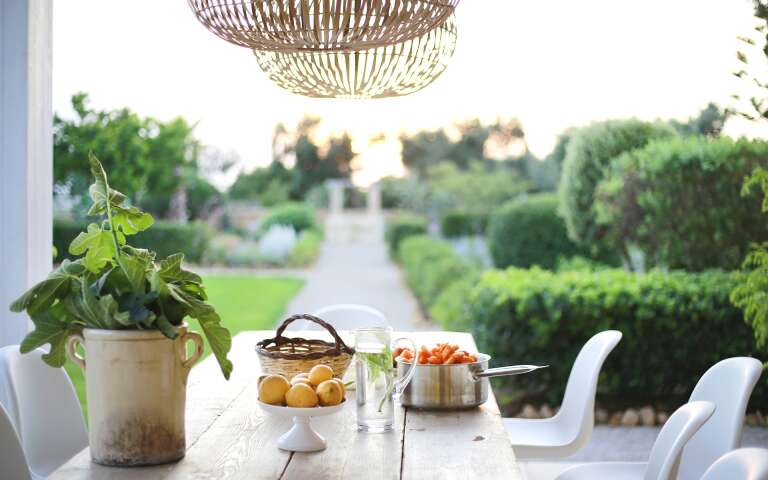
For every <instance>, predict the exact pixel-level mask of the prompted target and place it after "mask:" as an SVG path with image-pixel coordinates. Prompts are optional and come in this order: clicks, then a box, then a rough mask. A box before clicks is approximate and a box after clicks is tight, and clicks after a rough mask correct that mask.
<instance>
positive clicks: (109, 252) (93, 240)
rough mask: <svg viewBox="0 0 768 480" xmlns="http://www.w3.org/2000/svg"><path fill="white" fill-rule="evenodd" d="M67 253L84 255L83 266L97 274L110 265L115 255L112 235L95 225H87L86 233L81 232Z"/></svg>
mask: <svg viewBox="0 0 768 480" xmlns="http://www.w3.org/2000/svg"><path fill="white" fill-rule="evenodd" d="M69 253H71V254H72V255H82V254H83V253H85V258H84V259H83V265H84V266H85V268H87V269H88V270H90V271H91V272H94V273H98V272H99V271H101V269H103V268H104V266H106V265H107V263H110V262H111V261H112V260H113V259H114V258H115V254H116V253H117V252H115V243H114V241H113V240H112V233H111V232H109V231H106V230H102V229H101V227H99V226H98V225H96V224H95V223H91V224H90V225H88V231H87V232H81V233H80V234H79V235H78V236H77V237H75V239H74V240H72V243H71V244H70V245H69Z"/></svg>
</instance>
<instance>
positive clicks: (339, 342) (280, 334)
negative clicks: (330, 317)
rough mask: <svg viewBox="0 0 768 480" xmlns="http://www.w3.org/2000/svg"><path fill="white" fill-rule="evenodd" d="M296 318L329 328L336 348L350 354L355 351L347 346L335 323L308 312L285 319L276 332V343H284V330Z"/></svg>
mask: <svg viewBox="0 0 768 480" xmlns="http://www.w3.org/2000/svg"><path fill="white" fill-rule="evenodd" d="M296 320H309V321H310V322H315V323H316V324H318V325H320V326H321V327H323V328H324V329H326V330H328V333H330V334H331V336H332V337H333V340H334V341H335V342H336V350H338V351H339V352H341V351H342V350H343V351H345V352H346V353H349V354H350V355H351V354H353V353H354V351H353V350H352V349H351V348H349V347H348V346H347V344H346V343H344V340H342V339H341V337H340V336H339V334H338V332H337V331H336V329H335V328H333V325H331V324H330V323H328V322H326V321H325V320H323V319H322V318H319V317H316V316H314V315H310V314H308V313H299V314H296V315H291V316H290V317H288V318H286V319H285V320H283V323H281V324H280V326H279V327H277V332H275V345H280V344H281V343H283V332H284V331H285V329H286V327H288V325H290V324H291V323H293V322H295V321H296Z"/></svg>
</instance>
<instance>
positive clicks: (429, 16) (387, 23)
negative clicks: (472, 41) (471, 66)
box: [187, 0, 459, 51]
mask: <svg viewBox="0 0 768 480" xmlns="http://www.w3.org/2000/svg"><path fill="white" fill-rule="evenodd" d="M187 1H188V3H189V6H190V7H191V8H192V11H193V12H194V13H195V15H196V16H197V19H198V20H200V22H202V24H203V25H205V26H206V28H208V30H210V31H211V32H213V33H215V34H216V35H218V36H219V37H221V38H223V39H224V40H226V41H228V42H231V43H234V44H235V45H240V46H242V47H248V48H253V49H257V50H269V51H298V50H312V51H357V50H362V49H366V48H373V47H381V46H386V45H392V44H395V43H399V42H403V41H406V40H410V39H413V38H416V37H418V36H420V35H423V34H425V33H427V32H429V31H430V30H432V29H433V28H435V27H436V26H438V25H441V24H442V23H444V22H445V20H446V19H447V18H448V17H449V16H450V15H451V14H452V13H453V11H454V8H455V7H456V5H457V4H458V3H459V0H187Z"/></svg>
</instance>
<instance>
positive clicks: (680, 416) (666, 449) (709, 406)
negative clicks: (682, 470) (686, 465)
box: [644, 401, 715, 480]
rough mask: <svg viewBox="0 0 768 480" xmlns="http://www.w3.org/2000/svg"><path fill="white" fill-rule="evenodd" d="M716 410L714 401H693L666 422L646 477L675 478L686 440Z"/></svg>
mask: <svg viewBox="0 0 768 480" xmlns="http://www.w3.org/2000/svg"><path fill="white" fill-rule="evenodd" d="M714 411H715V404H714V403H712V402H703V401H699V402H689V403H686V404H685V405H683V406H682V407H680V408H678V409H677V410H676V411H675V413H673V414H672V416H671V417H669V420H667V423H665V424H664V427H662V429H661V431H660V432H659V436H658V437H656V441H655V442H654V444H653V448H651V454H650V456H649V457H648V467H647V468H646V470H645V477H644V479H645V480H674V479H675V478H677V467H678V465H679V464H680V456H681V454H682V452H683V448H684V447H685V444H686V443H688V441H689V440H690V439H691V438H692V437H693V435H694V434H695V433H696V432H697V431H699V429H700V428H701V426H702V425H704V422H706V421H707V420H708V419H709V417H711V416H712V413H714Z"/></svg>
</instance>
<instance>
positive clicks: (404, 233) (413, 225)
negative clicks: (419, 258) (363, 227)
mask: <svg viewBox="0 0 768 480" xmlns="http://www.w3.org/2000/svg"><path fill="white" fill-rule="evenodd" d="M425 233H427V221H426V220H425V219H424V218H422V217H417V216H414V215H400V216H398V217H395V218H393V219H391V220H389V221H388V222H387V228H386V232H385V234H384V237H385V239H386V241H387V245H389V254H390V255H391V256H393V257H396V256H397V253H398V250H399V248H400V242H402V241H403V240H404V239H406V238H407V237H411V236H414V235H424V234H425Z"/></svg>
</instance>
